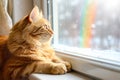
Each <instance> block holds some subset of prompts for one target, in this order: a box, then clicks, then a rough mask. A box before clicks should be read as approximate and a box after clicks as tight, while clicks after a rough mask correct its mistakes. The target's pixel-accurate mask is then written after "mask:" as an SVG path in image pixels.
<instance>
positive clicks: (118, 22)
mask: <svg viewBox="0 0 120 80" xmlns="http://www.w3.org/2000/svg"><path fill="white" fill-rule="evenodd" d="M119 7H120V1H119V0H74V1H73V0H57V15H58V16H57V17H58V38H59V41H58V43H59V44H64V45H67V46H72V47H79V48H93V49H102V50H108V49H111V50H115V51H119V50H120V31H119V30H120V17H119V14H120V9H119ZM53 9H54V6H53Z"/></svg>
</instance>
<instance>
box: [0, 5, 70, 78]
mask: <svg viewBox="0 0 120 80" xmlns="http://www.w3.org/2000/svg"><path fill="white" fill-rule="evenodd" d="M52 35H53V31H52V29H51V27H50V23H49V22H48V21H47V20H46V19H44V18H43V16H42V13H40V12H39V9H38V7H37V6H35V7H34V8H33V10H32V11H31V13H30V14H29V15H28V16H26V17H24V18H23V19H21V20H20V21H19V22H18V23H16V24H15V25H14V26H13V28H12V30H11V32H10V34H9V37H8V38H7V36H0V71H1V73H0V74H2V76H3V79H2V78H1V79H2V80H22V79H23V78H24V77H28V76H29V75H30V74H31V73H49V74H64V73H66V72H69V71H70V70H71V65H70V63H69V62H66V61H63V60H61V59H60V58H58V57H57V56H56V55H55V51H54V50H53V49H52V47H51V46H50V42H51V38H52ZM4 63H5V64H4Z"/></svg>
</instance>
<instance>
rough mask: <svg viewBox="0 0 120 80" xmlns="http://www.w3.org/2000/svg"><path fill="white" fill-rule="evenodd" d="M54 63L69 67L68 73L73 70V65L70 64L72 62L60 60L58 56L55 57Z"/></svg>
mask: <svg viewBox="0 0 120 80" xmlns="http://www.w3.org/2000/svg"><path fill="white" fill-rule="evenodd" d="M52 62H54V63H63V64H65V66H66V67H67V72H70V71H71V69H72V65H71V64H70V62H68V61H64V60H62V59H60V58H59V57H57V56H54V57H53V58H52Z"/></svg>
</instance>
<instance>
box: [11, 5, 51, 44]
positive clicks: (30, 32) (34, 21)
mask: <svg viewBox="0 0 120 80" xmlns="http://www.w3.org/2000/svg"><path fill="white" fill-rule="evenodd" d="M52 35H53V31H52V29H51V26H50V23H49V22H48V21H47V20H46V19H45V18H43V15H42V12H39V9H38V7H37V6H35V7H34V8H33V10H32V11H31V12H30V14H29V15H28V16H26V17H24V18H23V19H21V20H20V21H19V22H18V23H16V24H15V25H14V26H13V28H12V30H11V33H10V35H9V36H10V38H9V39H12V40H13V41H16V42H18V43H19V42H22V41H28V42H30V43H32V42H34V41H36V42H37V41H39V42H40V43H45V42H47V41H49V40H50V39H51V37H52Z"/></svg>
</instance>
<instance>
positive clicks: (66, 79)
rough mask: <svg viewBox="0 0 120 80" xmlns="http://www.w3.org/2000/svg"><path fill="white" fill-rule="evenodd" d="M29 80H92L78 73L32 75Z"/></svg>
mask: <svg viewBox="0 0 120 80" xmlns="http://www.w3.org/2000/svg"><path fill="white" fill-rule="evenodd" d="M29 80H92V79H89V78H88V77H87V76H84V75H83V74H80V73H77V72H70V73H66V74H63V75H51V74H32V75H31V76H30V77H29Z"/></svg>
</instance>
